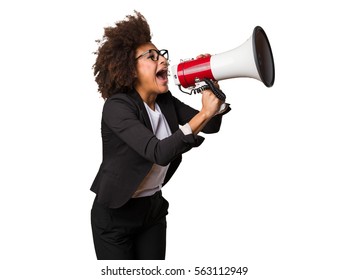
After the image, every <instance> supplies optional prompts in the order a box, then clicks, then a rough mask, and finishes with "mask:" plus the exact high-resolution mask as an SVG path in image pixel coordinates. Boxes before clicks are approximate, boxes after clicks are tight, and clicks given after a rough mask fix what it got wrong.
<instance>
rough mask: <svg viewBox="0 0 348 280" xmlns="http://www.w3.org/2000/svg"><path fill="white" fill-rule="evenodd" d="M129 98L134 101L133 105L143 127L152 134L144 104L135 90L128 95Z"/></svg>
mask: <svg viewBox="0 0 348 280" xmlns="http://www.w3.org/2000/svg"><path fill="white" fill-rule="evenodd" d="M129 96H130V97H131V98H132V99H133V100H134V101H135V103H136V105H137V107H138V110H139V114H140V118H141V119H142V120H143V122H144V124H145V126H146V127H147V128H148V129H150V130H151V131H152V132H153V133H154V131H153V130H152V125H151V122H150V118H149V115H148V114H147V112H146V109H145V105H144V102H143V100H142V99H141V97H140V95H139V94H138V92H137V91H136V90H133V91H131V92H130V93H129Z"/></svg>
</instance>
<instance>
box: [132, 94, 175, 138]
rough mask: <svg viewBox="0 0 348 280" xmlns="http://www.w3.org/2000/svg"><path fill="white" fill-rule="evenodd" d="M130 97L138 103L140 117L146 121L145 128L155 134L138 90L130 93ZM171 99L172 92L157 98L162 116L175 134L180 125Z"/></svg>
mask: <svg viewBox="0 0 348 280" xmlns="http://www.w3.org/2000/svg"><path fill="white" fill-rule="evenodd" d="M129 96H130V97H131V98H132V99H133V100H134V102H135V103H136V105H137V107H138V110H139V113H140V117H141V118H142V120H143V121H144V123H145V126H146V127H147V128H148V129H150V130H151V131H152V132H153V133H154V131H153V130H152V125H151V122H150V117H149V115H148V114H147V111H146V109H145V105H144V101H143V100H142V99H141V97H140V95H139V94H138V92H137V91H136V90H133V91H131V92H130V93H129ZM170 98H171V93H170V92H167V93H163V94H160V95H158V96H157V99H156V102H157V104H158V106H160V108H161V111H162V114H163V115H164V117H165V118H166V120H167V122H168V125H169V128H170V130H171V132H172V133H174V132H175V131H177V130H178V128H179V125H178V120H177V117H176V112H175V108H174V106H173V103H172V102H171V101H170Z"/></svg>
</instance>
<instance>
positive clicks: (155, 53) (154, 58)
mask: <svg viewBox="0 0 348 280" xmlns="http://www.w3.org/2000/svg"><path fill="white" fill-rule="evenodd" d="M147 54H148V57H147V59H151V60H152V61H157V60H158V58H159V56H160V55H161V56H163V57H164V58H165V59H167V60H168V59H169V54H168V50H159V51H158V50H155V49H151V50H148V51H146V52H144V53H143V54H141V55H139V56H138V57H137V58H135V60H137V59H139V58H141V57H143V56H145V55H147Z"/></svg>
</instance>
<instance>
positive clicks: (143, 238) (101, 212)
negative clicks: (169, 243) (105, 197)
mask: <svg viewBox="0 0 348 280" xmlns="http://www.w3.org/2000/svg"><path fill="white" fill-rule="evenodd" d="M168 206H169V204H168V201H167V200H165V199H164V198H163V197H162V192H161V191H159V192H157V193H155V194H154V195H152V196H149V197H140V198H132V199H130V200H129V201H128V202H127V203H126V204H125V205H123V206H122V207H120V208H116V209H111V208H107V207H105V206H103V205H101V204H99V203H98V202H97V198H96V199H95V200H94V203H93V206H92V210H91V224H92V233H93V241H94V248H95V252H96V255H97V259H98V260H164V258H165V251H166V230H167V222H166V215H167V214H168Z"/></svg>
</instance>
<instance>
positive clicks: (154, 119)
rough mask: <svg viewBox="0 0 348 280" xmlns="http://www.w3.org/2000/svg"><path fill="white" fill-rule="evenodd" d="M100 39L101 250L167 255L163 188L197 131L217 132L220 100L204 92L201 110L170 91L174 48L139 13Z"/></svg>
mask: <svg viewBox="0 0 348 280" xmlns="http://www.w3.org/2000/svg"><path fill="white" fill-rule="evenodd" d="M98 42H99V43H100V45H99V49H98V51H97V53H96V54H97V59H96V63H95V64H94V74H95V79H96V82H97V84H98V90H99V92H100V93H101V95H102V97H103V98H104V99H106V101H105V104H104V108H103V113H102V122H101V132H102V141H103V160H102V163H101V166H100V169H99V171H98V173H97V176H96V178H95V180H94V182H93V184H92V187H91V190H92V191H93V192H95V193H96V198H95V201H94V203H93V207H92V210H91V223H92V232H93V240H94V245H95V251H96V255H97V258H98V259H164V258H165V247H166V215H167V214H168V212H167V210H168V202H167V201H166V200H165V199H164V198H163V197H162V192H161V188H162V187H163V186H164V185H165V184H166V183H167V182H168V181H169V179H170V178H171V176H172V175H173V174H174V172H175V171H176V169H177V168H178V166H179V164H180V162H181V155H182V154H183V153H185V152H187V151H189V150H190V149H191V148H193V147H198V146H199V145H200V144H201V143H202V142H203V140H204V138H203V137H201V136H198V135H197V134H198V133H199V132H200V131H203V132H205V133H215V132H217V131H218V130H219V128H220V124H221V118H222V114H218V113H219V109H220V106H221V103H222V101H220V100H219V99H218V98H216V96H215V95H214V94H213V93H212V91H210V90H205V91H203V92H202V108H201V110H200V111H197V110H195V109H193V108H191V107H189V106H187V105H185V104H184V103H182V102H180V101H179V100H178V99H176V98H175V97H173V96H172V95H171V93H170V92H169V89H168V76H167V75H168V51H166V50H158V49H157V47H156V46H155V45H154V44H153V43H152V42H151V32H150V28H149V26H148V23H147V21H146V19H145V18H144V17H143V16H142V15H141V14H140V13H139V12H135V15H134V16H132V15H128V16H127V17H126V19H125V20H123V21H120V22H117V23H116V25H115V27H108V28H105V34H104V37H103V40H102V41H98ZM228 111H229V108H228V109H227V110H225V111H224V114H225V113H226V112H228ZM179 125H180V126H181V127H180V128H179Z"/></svg>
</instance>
